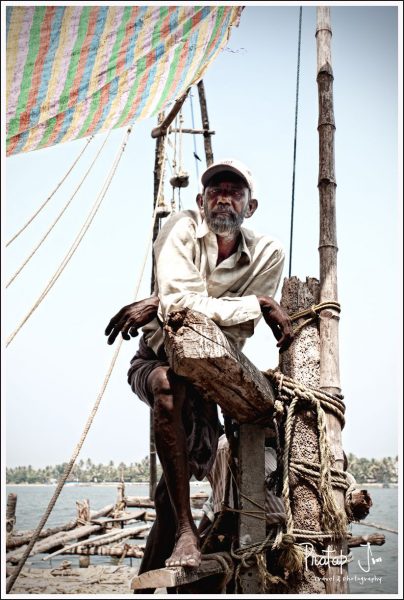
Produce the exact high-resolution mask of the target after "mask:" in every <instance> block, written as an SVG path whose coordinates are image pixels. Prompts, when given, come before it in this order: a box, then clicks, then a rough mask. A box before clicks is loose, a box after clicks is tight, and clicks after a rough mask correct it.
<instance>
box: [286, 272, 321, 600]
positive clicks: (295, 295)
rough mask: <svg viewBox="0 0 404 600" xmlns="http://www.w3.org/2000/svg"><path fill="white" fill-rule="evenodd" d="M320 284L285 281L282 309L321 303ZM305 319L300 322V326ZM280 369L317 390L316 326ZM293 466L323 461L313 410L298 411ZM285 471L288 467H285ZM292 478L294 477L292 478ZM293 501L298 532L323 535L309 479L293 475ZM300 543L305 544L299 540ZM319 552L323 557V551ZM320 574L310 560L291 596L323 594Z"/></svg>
mask: <svg viewBox="0 0 404 600" xmlns="http://www.w3.org/2000/svg"><path fill="white" fill-rule="evenodd" d="M318 298H319V284H318V281H317V279H314V278H312V277H308V278H307V279H306V281H305V282H303V281H300V280H299V279H298V278H297V277H291V278H290V279H285V280H284V283H283V287H282V299H281V306H282V307H283V308H284V309H285V310H286V312H287V313H288V314H293V313H296V312H300V311H302V310H305V309H306V308H310V306H313V304H318ZM304 320H305V317H303V318H302V319H301V320H299V321H298V322H297V325H299V324H300V323H301V322H302V321H304ZM279 363H280V369H281V372H282V373H283V374H284V375H287V376H288V377H291V378H292V379H294V380H295V381H297V382H298V383H302V384H304V385H307V386H310V387H313V388H318V386H319V383H320V367H319V363H320V340H319V333H318V328H317V323H316V322H313V323H310V324H309V325H306V326H305V327H303V329H301V330H300V332H299V333H297V335H296V338H295V340H294V342H293V344H292V345H291V347H290V348H289V349H288V350H287V351H286V352H282V353H281V354H280V360H279ZM289 459H290V463H292V462H295V463H298V462H299V461H301V460H304V461H307V462H309V463H318V462H319V461H320V449H319V438H318V431H317V422H316V418H315V415H314V414H313V412H312V411H311V410H307V409H303V410H302V409H299V410H298V411H297V413H296V420H295V424H294V427H293V437H292V443H291V447H290V455H289ZM284 468H286V465H284ZM291 475H292V476H291ZM290 476H291V477H290V498H291V510H292V516H293V524H294V528H295V529H301V530H305V531H310V532H313V533H315V532H321V529H322V527H321V503H320V500H319V497H318V494H317V493H316V490H315V488H314V487H313V485H312V484H311V482H310V481H308V480H307V479H306V478H303V477H296V476H294V475H293V474H291V473H290ZM297 541H298V543H300V542H302V543H303V541H305V540H302V539H299V540H297ZM317 552H318V553H319V554H321V550H320V548H318V549H317ZM323 574H325V572H324V570H322V571H321V572H320V573H319V571H318V570H317V571H315V570H314V569H313V567H312V565H311V563H310V561H308V566H307V569H306V568H305V569H304V572H303V577H302V578H299V579H297V580H296V581H294V582H293V584H291V585H290V587H289V593H291V594H296V595H297V594H303V593H304V594H307V593H310V594H324V592H325V585H324V581H322V580H321V575H323Z"/></svg>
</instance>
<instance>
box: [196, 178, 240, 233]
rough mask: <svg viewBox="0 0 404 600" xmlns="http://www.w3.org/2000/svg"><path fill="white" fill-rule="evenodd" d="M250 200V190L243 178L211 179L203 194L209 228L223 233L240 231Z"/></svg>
mask: <svg viewBox="0 0 404 600" xmlns="http://www.w3.org/2000/svg"><path fill="white" fill-rule="evenodd" d="M249 200H250V190H249V189H248V187H247V184H246V183H245V182H244V181H243V180H242V179H241V178H238V179H233V180H231V179H230V178H225V179H221V180H215V179H212V180H211V181H209V182H208V185H207V186H206V188H205V191H204V194H203V210H204V215H205V219H206V222H207V224H208V227H209V229H210V230H211V231H213V233H216V234H222V235H223V234H231V233H235V232H236V231H239V230H240V227H241V225H242V223H243V221H244V218H245V217H246V213H247V212H248V209H249ZM248 216H249V215H248Z"/></svg>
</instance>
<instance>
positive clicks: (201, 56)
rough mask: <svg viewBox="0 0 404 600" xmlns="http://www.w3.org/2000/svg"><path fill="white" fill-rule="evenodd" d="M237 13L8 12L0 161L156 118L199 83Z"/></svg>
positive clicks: (191, 9)
mask: <svg viewBox="0 0 404 600" xmlns="http://www.w3.org/2000/svg"><path fill="white" fill-rule="evenodd" d="M241 11H242V7H240V6H202V7H201V6H113V7H111V6H74V5H73V6H9V7H7V12H6V16H7V17H6V22H7V154H8V155H11V154H17V153H19V152H28V151H30V150H35V149H38V148H44V147H45V146H51V145H53V144H59V143H61V142H65V141H67V140H73V139H77V138H80V137H86V136H89V135H91V134H94V133H97V132H100V131H105V130H109V129H112V128H116V127H122V126H124V125H127V124H128V123H133V122H134V121H136V120H138V119H144V118H146V117H150V116H152V115H155V114H157V113H158V112H160V111H161V110H162V109H163V108H164V106H166V105H167V104H168V103H170V102H172V101H174V100H175V99H176V98H178V97H179V96H181V95H182V94H183V93H184V91H185V90H186V89H187V88H188V87H189V86H190V85H192V84H193V83H195V82H197V81H199V80H200V79H201V78H202V76H203V74H204V72H205V70H206V69H207V67H208V66H209V64H210V63H211V62H212V61H213V60H214V58H215V57H216V56H217V54H218V53H219V52H220V51H221V50H222V49H223V47H224V46H225V45H226V43H227V40H228V37H229V35H230V28H231V26H232V25H237V24H238V20H239V17H240V14H241Z"/></svg>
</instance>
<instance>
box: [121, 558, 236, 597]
mask: <svg viewBox="0 0 404 600" xmlns="http://www.w3.org/2000/svg"><path fill="white" fill-rule="evenodd" d="M217 555H219V556H222V557H223V558H224V559H225V561H226V562H227V564H231V557H230V555H229V554H228V553H227V552H217V553H216V554H212V555H211V554H204V555H203V560H202V562H201V564H200V566H199V567H195V568H189V567H187V568H185V567H165V568H163V569H155V570H154V571H147V572H146V573H142V574H141V575H137V576H136V577H134V578H133V579H132V582H131V589H132V590H142V589H145V588H169V587H174V586H177V585H185V584H186V583H191V582H193V581H198V580H199V579H203V578H204V577H209V576H210V575H219V574H220V573H223V575H224V574H225V573H226V570H225V567H224V564H223V562H222V561H220V559H219V560H218V559H217V558H215V557H216V556H217Z"/></svg>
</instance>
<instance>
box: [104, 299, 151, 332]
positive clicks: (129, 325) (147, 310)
mask: <svg viewBox="0 0 404 600" xmlns="http://www.w3.org/2000/svg"><path fill="white" fill-rule="evenodd" d="M158 306H159V299H158V296H151V297H150V298H146V299H145V300H139V302H133V303H132V304H128V305H127V306H124V307H123V308H121V310H120V311H119V312H118V313H117V314H116V315H115V316H114V317H112V319H111V320H110V322H109V323H108V326H107V328H106V330H105V335H108V336H109V337H108V344H113V343H114V341H115V339H116V337H117V335H118V333H119V332H122V337H123V339H124V340H130V337H131V336H132V337H135V336H137V335H138V329H139V327H143V325H146V323H150V321H152V320H153V319H154V318H155V317H156V316H157V309H158Z"/></svg>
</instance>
